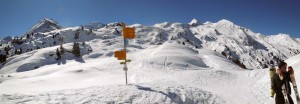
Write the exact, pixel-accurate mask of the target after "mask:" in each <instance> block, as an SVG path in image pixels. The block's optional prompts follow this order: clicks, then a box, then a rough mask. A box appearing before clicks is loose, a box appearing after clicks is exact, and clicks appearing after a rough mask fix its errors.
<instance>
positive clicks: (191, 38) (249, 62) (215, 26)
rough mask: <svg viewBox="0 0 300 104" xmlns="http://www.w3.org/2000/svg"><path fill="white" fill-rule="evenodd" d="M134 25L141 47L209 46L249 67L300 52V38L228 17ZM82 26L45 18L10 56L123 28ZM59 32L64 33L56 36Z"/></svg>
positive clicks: (115, 25)
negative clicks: (251, 26)
mask: <svg viewBox="0 0 300 104" xmlns="http://www.w3.org/2000/svg"><path fill="white" fill-rule="evenodd" d="M132 27H135V28H136V32H137V35H138V38H136V39H134V40H133V42H135V43H137V44H139V45H141V46H143V45H144V44H148V45H153V44H160V43H163V42H167V41H178V42H180V43H184V44H186V45H188V46H191V47H195V48H203V47H205V48H208V49H210V50H213V51H216V52H218V53H220V54H222V55H224V56H225V57H227V58H228V59H229V60H232V61H233V62H235V63H237V64H239V65H240V66H242V67H243V66H244V67H246V68H247V69H260V68H263V67H266V66H268V63H269V61H271V60H275V61H276V60H285V59H287V58H289V57H291V56H294V55H296V54H299V53H300V45H299V39H293V38H291V37H290V36H289V35H287V34H278V35H270V36H264V35H262V34H260V33H255V32H252V31H251V30H249V29H247V28H244V27H241V26H238V25H235V24H234V23H232V22H231V21H229V20H225V19H223V20H220V21H219V22H216V23H211V22H206V23H201V22H199V21H198V20H196V19H193V20H192V21H191V22H190V23H170V22H164V23H158V24H155V25H154V26H143V25H140V24H134V25H132ZM80 28H81V27H69V28H64V29H61V26H59V25H58V23H57V22H55V21H54V20H52V19H42V20H41V21H39V22H38V23H37V24H36V25H34V26H33V27H32V28H31V29H30V30H29V31H28V32H27V35H28V34H29V33H30V34H31V37H30V36H26V35H24V36H22V37H21V39H18V38H17V40H15V41H12V43H18V41H22V43H23V41H24V44H18V45H14V44H7V46H12V47H11V48H12V52H10V53H11V54H10V55H14V54H13V52H14V51H15V50H17V49H20V48H19V47H22V48H25V49H22V50H26V51H29V50H31V49H33V50H34V49H37V48H44V47H49V46H54V45H57V44H56V43H58V44H59V41H58V38H59V37H64V38H66V39H65V40H64V41H65V43H69V42H74V41H80V42H82V41H90V40H92V39H95V37H93V36H92V37H91V36H88V37H84V38H85V39H78V40H76V39H73V38H74V37H73V36H74V34H75V33H76V32H77V31H79V30H81V31H80V36H81V35H87V34H94V35H96V38H103V36H104V35H106V36H107V37H109V38H117V37H119V36H120V35H119V34H116V33H117V32H116V31H115V29H118V30H119V31H121V28H120V27H119V26H118V25H117V23H109V24H103V23H99V22H92V23H91V24H88V25H85V26H83V28H82V29H80ZM97 29H98V30H97ZM94 30H97V31H94ZM58 35H60V36H59V37H56V36H58ZM54 36H55V37H54ZM51 37H52V38H51ZM24 38H26V39H24ZM1 41H4V40H1ZM30 42H31V43H30ZM19 43H20V42H19ZM54 43H55V44H54ZM2 48H3V47H2Z"/></svg>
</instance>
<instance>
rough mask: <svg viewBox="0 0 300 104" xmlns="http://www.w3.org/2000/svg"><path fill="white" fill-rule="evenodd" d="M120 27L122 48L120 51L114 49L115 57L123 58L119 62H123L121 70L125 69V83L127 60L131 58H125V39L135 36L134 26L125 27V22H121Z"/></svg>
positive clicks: (126, 42)
mask: <svg viewBox="0 0 300 104" xmlns="http://www.w3.org/2000/svg"><path fill="white" fill-rule="evenodd" d="M121 25H122V28H123V38H124V49H123V50H121V51H115V57H116V58H117V59H118V60H124V62H121V63H120V64H124V68H123V70H124V71H125V80H126V84H128V83H127V71H128V67H127V62H131V60H127V58H126V47H127V45H128V40H127V39H133V38H135V28H130V27H126V25H125V23H123V22H121Z"/></svg>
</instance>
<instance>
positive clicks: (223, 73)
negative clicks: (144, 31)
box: [0, 42, 300, 104]
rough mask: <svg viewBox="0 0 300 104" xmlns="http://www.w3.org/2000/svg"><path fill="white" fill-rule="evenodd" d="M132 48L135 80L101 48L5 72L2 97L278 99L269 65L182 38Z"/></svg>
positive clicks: (208, 103)
mask: <svg viewBox="0 0 300 104" xmlns="http://www.w3.org/2000/svg"><path fill="white" fill-rule="evenodd" d="M91 46H95V45H92V44H91ZM92 48H95V47H92ZM46 49H47V48H46ZM129 50H131V51H130V52H129V56H128V57H129V58H130V59H132V62H131V63H129V66H128V68H129V71H128V78H129V85H125V80H124V71H122V65H120V64H119V61H118V60H116V59H115V58H114V57H111V56H105V55H103V56H98V57H92V56H94V54H96V53H99V52H92V53H90V54H85V55H83V56H82V57H81V58H82V59H80V58H79V59H77V60H76V59H74V60H66V62H64V63H61V64H60V63H59V62H57V63H56V64H49V65H45V66H43V67H40V68H38V69H35V70H31V71H25V72H20V73H11V74H1V75H3V76H4V78H3V77H1V81H2V82H1V84H0V88H1V90H0V94H1V99H0V102H3V103H28V104H30V103H64V102H65V103H205V104H223V103H228V104H238V103H245V104H253V103H261V104H263V103H266V104H268V103H274V101H273V99H272V98H271V97H269V87H270V86H269V83H270V81H269V76H268V70H244V69H241V68H239V67H238V66H236V65H235V64H233V63H232V62H231V61H228V60H227V59H226V58H224V57H223V56H221V55H219V54H218V53H216V52H214V51H210V50H208V49H193V48H190V47H187V46H184V45H182V44H178V43H177V42H167V43H164V44H162V45H155V46H150V47H148V48H146V49H140V50H139V49H136V48H134V47H129ZM38 51H41V53H42V52H46V51H44V50H43V49H42V50H38ZM198 52H199V53H201V54H198ZM22 55H23V54H22ZM24 56H26V54H24ZM34 57H39V56H38V55H37V56H34ZM66 57H71V56H65V58H66ZM296 59H297V58H296ZM298 59H299V58H298ZM78 60H82V61H78ZM293 62H295V61H293ZM298 63H299V62H298ZM13 65H17V64H13ZM295 72H296V74H297V73H299V71H297V70H296V71H295ZM299 74H300V73H299ZM8 75H10V76H11V77H7V76H8ZM297 79H298V78H297ZM299 83H300V82H299Z"/></svg>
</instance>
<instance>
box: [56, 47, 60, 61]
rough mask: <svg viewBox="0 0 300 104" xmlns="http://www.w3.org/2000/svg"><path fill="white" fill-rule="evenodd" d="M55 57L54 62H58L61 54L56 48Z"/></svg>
mask: <svg viewBox="0 0 300 104" xmlns="http://www.w3.org/2000/svg"><path fill="white" fill-rule="evenodd" d="M56 56H57V58H56V60H59V59H60V58H61V53H60V51H59V49H58V48H57V49H56Z"/></svg>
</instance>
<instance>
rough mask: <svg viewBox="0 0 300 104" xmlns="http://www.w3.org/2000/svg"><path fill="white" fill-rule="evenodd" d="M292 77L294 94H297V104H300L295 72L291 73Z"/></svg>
mask: <svg viewBox="0 0 300 104" xmlns="http://www.w3.org/2000/svg"><path fill="white" fill-rule="evenodd" d="M290 77H291V82H292V84H293V88H294V92H295V96H296V101H297V104H300V97H299V93H298V89H297V84H296V80H295V73H294V70H291V71H290Z"/></svg>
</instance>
